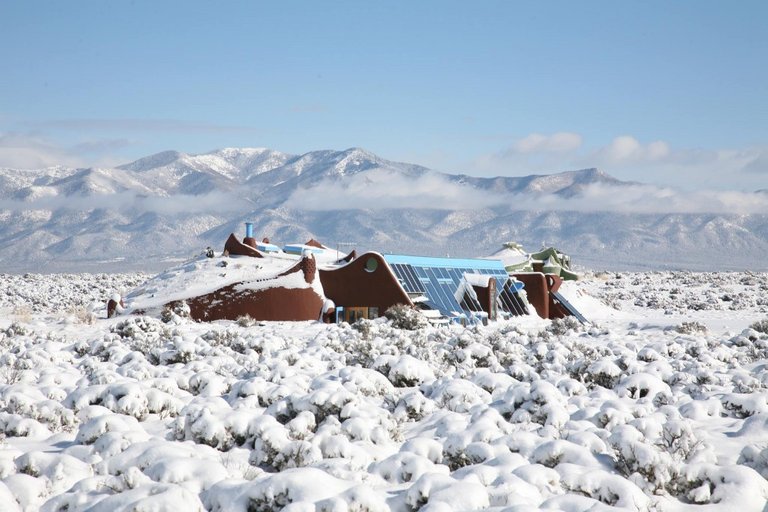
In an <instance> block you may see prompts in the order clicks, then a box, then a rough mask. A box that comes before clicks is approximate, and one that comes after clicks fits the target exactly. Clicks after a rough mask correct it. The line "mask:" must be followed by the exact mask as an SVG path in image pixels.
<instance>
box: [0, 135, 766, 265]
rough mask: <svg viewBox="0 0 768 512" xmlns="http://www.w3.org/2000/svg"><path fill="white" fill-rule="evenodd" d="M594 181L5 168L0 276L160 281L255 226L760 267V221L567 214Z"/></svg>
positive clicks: (592, 172)
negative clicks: (129, 275)
mask: <svg viewBox="0 0 768 512" xmlns="http://www.w3.org/2000/svg"><path fill="white" fill-rule="evenodd" d="M637 185H638V184H636V183H630V182H625V181H620V180H617V179H615V178H613V177H611V176H609V175H608V174H606V173H604V172H601V171H599V170H597V169H584V170H579V171H572V172H563V173H557V174H550V175H534V176H525V177H496V178H483V177H476V176H467V175H451V174H444V173H439V172H436V171H432V170H429V169H427V168H425V167H421V166H418V165H413V164H407V163H399V162H391V161H388V160H385V159H383V158H380V157H378V156H376V155H374V154H372V153H370V152H368V151H365V150H363V149H359V148H353V149H348V150H345V151H313V152H310V153H306V154H303V155H289V154H286V153H281V152H278V151H273V150H270V149H233V148H229V149H222V150H218V151H213V152H211V153H205V154H201V155H188V154H184V153H179V152H175V151H167V152H163V153H158V154H156V155H152V156H148V157H146V158H142V159H140V160H137V161H135V162H132V163H129V164H126V165H122V166H119V167H117V168H112V169H101V168H88V169H72V168H67V167H52V168H46V169H40V170H34V171H28V170H17V169H0V272H26V271H105V272H106V271H110V272H111V271H116V270H121V269H124V270H141V269H143V270H148V271H155V270H160V269H161V268H163V267H165V266H167V265H169V264H170V263H171V262H173V261H178V260H180V259H185V258H187V257H189V256H190V255H192V254H194V253H197V252H200V251H202V250H203V249H204V248H205V247H206V246H212V247H214V248H216V249H221V247H222V246H223V243H224V241H225V239H226V237H227V236H228V235H229V233H230V232H235V233H238V234H241V233H242V231H243V228H242V226H243V222H245V221H253V222H254V223H255V227H256V233H257V235H258V236H259V237H263V236H266V237H269V238H270V239H271V240H272V241H273V242H277V243H289V242H304V241H306V240H308V239H309V238H316V239H318V240H321V241H322V242H324V243H325V244H326V245H328V246H331V247H336V246H337V245H338V246H340V247H341V248H342V250H345V251H348V250H349V249H350V245H349V244H353V245H355V246H356V247H357V248H358V249H359V250H360V249H363V250H365V249H374V250H379V251H382V252H404V253H414V254H433V255H445V254H450V255H455V256H482V255H486V254H490V253H492V252H494V251H496V250H497V249H498V248H499V247H500V246H501V244H502V243H503V242H506V241H517V242H520V243H522V244H523V245H524V246H525V247H526V248H527V249H528V250H531V251H533V250H537V249H539V247H540V246H541V245H542V244H543V243H546V244H547V245H555V246H557V247H558V248H560V249H561V250H563V251H565V252H567V253H569V254H571V256H572V257H573V261H574V262H575V263H576V264H582V265H584V266H587V267H592V268H598V269H599V268H607V269H628V268H635V269H661V268H665V269H668V268H673V269H691V270H736V269H742V270H743V269H753V270H768V261H766V258H765V254H768V215H764V214H749V215H736V214H723V213H696V214H688V213H644V214H638V213H616V212H609V211H592V210H591V209H589V208H587V209H585V208H583V207H581V208H577V209H573V210H569V209H568V208H567V207H565V208H563V207H561V206H558V204H559V202H560V201H562V202H563V203H562V204H565V205H568V204H571V203H570V202H568V201H572V200H584V201H586V202H588V201H589V196H588V195H587V192H588V191H589V190H594V188H595V187H602V188H609V190H610V191H611V192H612V193H614V192H615V193H616V194H620V193H621V191H622V190H625V189H626V190H628V189H630V188H631V187H635V186H637ZM574 204H575V203H574Z"/></svg>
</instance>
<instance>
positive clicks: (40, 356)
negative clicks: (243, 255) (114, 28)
mask: <svg viewBox="0 0 768 512" xmlns="http://www.w3.org/2000/svg"><path fill="white" fill-rule="evenodd" d="M146 277H148V276H146V275H137V274H133V275H127V274H123V275H107V274H72V275H51V276H42V275H25V276H21V275H0V347H2V350H0V509H1V510H3V511H16V510H30V511H31V510H44V511H64V510H67V511H75V510H89V511H94V512H96V511H155V510H156V511H161V510H184V511H189V512H191V511H195V510H216V511H225V510H226V511H230V510H231V511H242V512H246V511H248V512H251V511H268V510H285V511H314V510H322V511H340V512H341V511H348V510H350V511H351V510H355V511H362V510H367V511H378V510H398V511H404V512H405V511H414V510H423V511H443V510H446V511H447V510H475V509H488V508H491V509H494V510H509V511H526V510H539V509H544V510H565V511H574V512H576V511H579V512H581V511H587V510H589V511H600V510H613V509H628V510H661V511H664V510H670V511H675V510H696V511H698V510H701V511H705V510H726V511H727V510H738V511H739V512H748V511H753V510H754V511H760V510H764V509H765V507H766V500H767V499H768V481H766V479H765V478H766V477H768V334H766V332H768V274H752V273H727V274H726V273H722V274H718V273H706V274H696V273H668V272H665V273H623V274H615V273H591V274H588V275H587V276H586V278H585V280H583V281H581V282H578V283H568V284H567V285H565V286H564V293H565V294H566V295H567V296H568V297H569V299H570V300H571V301H572V302H573V303H574V304H575V305H577V306H578V307H579V308H580V309H581V310H582V311H583V313H584V314H585V316H587V317H588V318H589V319H590V320H591V321H592V322H593V324H592V325H589V326H581V325H579V324H578V323H576V322H574V321H556V322H549V321H544V320H540V319H538V318H533V317H528V318H521V319H516V320H513V321H508V322H499V323H494V324H492V325H489V326H488V327H481V328H472V329H463V328H442V329H435V328H422V329H418V330H412V331H411V330H401V329H398V328H395V327H394V326H393V325H392V324H390V323H387V322H386V321H383V320H379V321H374V322H368V321H364V322H361V323H358V324H355V325H354V326H349V325H346V324H342V325H340V326H335V325H332V326H328V325H322V324H319V323H310V322H303V323H288V322H285V323H266V324H254V323H253V322H249V321H247V320H245V319H243V320H242V321H239V322H216V323H210V324H207V323H194V322H190V321H189V320H186V319H184V318H180V317H178V316H174V315H166V316H165V318H164V320H165V322H164V321H162V320H161V319H160V318H153V317H122V318H116V319H110V320H107V319H105V318H104V316H105V314H104V303H103V301H104V300H105V299H106V298H107V297H109V295H110V294H111V293H112V292H113V291H122V292H127V291H129V290H131V289H132V288H134V287H136V286H138V285H139V284H141V282H142V281H143V280H144V279H145V278H146ZM758 322H763V323H762V324H758ZM751 325H753V326H755V327H756V328H758V329H759V330H755V329H752V328H750V326H751Z"/></svg>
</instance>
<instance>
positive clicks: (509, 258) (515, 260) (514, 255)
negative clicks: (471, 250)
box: [488, 247, 530, 267]
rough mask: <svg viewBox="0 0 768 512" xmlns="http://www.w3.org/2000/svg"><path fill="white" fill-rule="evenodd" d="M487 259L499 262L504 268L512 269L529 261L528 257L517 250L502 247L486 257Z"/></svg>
mask: <svg viewBox="0 0 768 512" xmlns="http://www.w3.org/2000/svg"><path fill="white" fill-rule="evenodd" d="M488 259H494V260H501V262H502V263H503V264H504V266H505V267H512V266H516V265H519V264H521V263H526V262H528V261H530V256H529V255H528V254H527V253H525V252H523V251H521V250H519V249H510V248H508V247H504V248H502V249H501V250H499V251H497V252H495V253H493V254H491V255H490V256H488Z"/></svg>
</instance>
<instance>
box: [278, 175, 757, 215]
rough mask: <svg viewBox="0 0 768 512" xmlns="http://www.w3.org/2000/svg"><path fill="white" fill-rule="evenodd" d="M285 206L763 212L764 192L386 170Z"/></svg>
mask: <svg viewBox="0 0 768 512" xmlns="http://www.w3.org/2000/svg"><path fill="white" fill-rule="evenodd" d="M287 206H289V207H292V208H297V209H302V210H317V211H327V210H353V209H374V210H375V209H387V208H416V209H438V210H439V209H448V210H462V209H463V210H468V209H481V208H491V207H497V206H508V207H510V208H513V209H519V210H536V211H540V210H558V211H615V212H621V213H721V214H722V213H733V214H768V194H761V193H750V192H736V191H694V192H685V191H680V190H677V189H672V188H662V187H656V186H652V185H636V184H631V185H629V184H627V185H618V186H615V185H604V184H592V185H589V186H586V187H585V188H583V189H582V190H581V192H580V193H579V194H578V195H576V196H573V197H569V198H563V197H560V196H558V195H555V194H548V195H528V194H526V195H516V194H500V193H495V192H488V191H483V190H478V189H476V188H473V187H471V186H469V185H466V184H461V183H455V182H451V181H449V180H447V179H446V178H444V177H443V176H441V175H438V174H427V175H424V176H421V177H418V178H416V179H411V178H408V177H406V176H403V175H399V174H396V173H391V172H377V173H366V174H365V175H357V176H354V177H352V178H350V179H347V180H344V181H337V180H325V181H323V182H320V183H319V184H317V185H315V186H313V187H310V188H306V189H300V190H297V191H296V192H294V194H293V195H292V196H291V198H290V199H289V200H288V204H287Z"/></svg>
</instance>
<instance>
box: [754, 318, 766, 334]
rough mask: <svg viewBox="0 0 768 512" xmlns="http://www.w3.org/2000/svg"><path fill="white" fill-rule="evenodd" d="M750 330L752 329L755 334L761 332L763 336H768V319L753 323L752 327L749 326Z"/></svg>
mask: <svg viewBox="0 0 768 512" xmlns="http://www.w3.org/2000/svg"><path fill="white" fill-rule="evenodd" d="M749 328H750V329H754V330H756V331H757V332H761V333H763V334H768V318H764V319H763V320H758V321H757V322H754V323H753V324H752V325H750V326H749Z"/></svg>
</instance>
